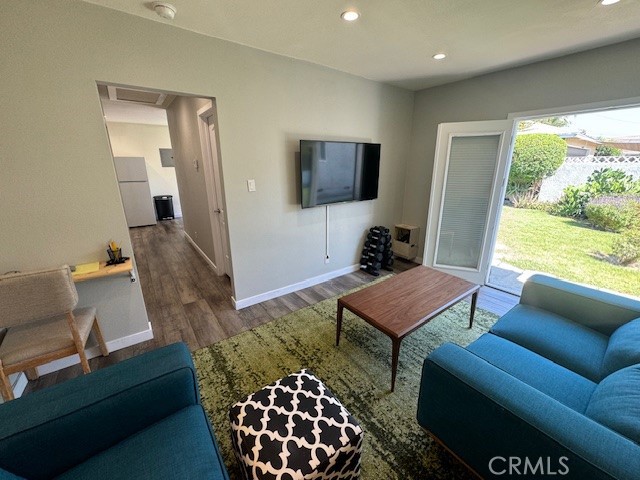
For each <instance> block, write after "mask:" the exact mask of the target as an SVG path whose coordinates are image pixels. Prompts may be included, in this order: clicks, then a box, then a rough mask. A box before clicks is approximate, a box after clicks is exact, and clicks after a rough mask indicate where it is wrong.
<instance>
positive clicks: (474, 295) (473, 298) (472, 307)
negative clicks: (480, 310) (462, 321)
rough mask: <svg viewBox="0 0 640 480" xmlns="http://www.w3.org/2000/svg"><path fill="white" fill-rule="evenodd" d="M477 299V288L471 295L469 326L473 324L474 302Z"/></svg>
mask: <svg viewBox="0 0 640 480" xmlns="http://www.w3.org/2000/svg"><path fill="white" fill-rule="evenodd" d="M477 301H478V290H476V291H475V292H473V295H472V296H471V314H470V315H469V328H471V327H472V326H473V316H474V315H475V313H476V302H477Z"/></svg>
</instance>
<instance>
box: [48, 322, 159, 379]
mask: <svg viewBox="0 0 640 480" xmlns="http://www.w3.org/2000/svg"><path fill="white" fill-rule="evenodd" d="M152 339H153V328H151V322H149V328H148V329H147V330H143V331H142V332H138V333H134V334H133V335H128V336H126V337H122V338H116V339H115V340H111V341H109V342H107V348H108V349H109V352H115V351H116V350H122V349H123V348H127V347H130V346H132V345H136V344H138V343H142V342H146V341H147V340H152ZM85 353H86V354H87V358H95V357H99V356H100V355H102V353H100V348H99V347H98V346H97V345H96V346H94V347H90V348H87V349H86V350H85ZM78 363H80V357H79V356H78V354H75V355H71V356H69V357H65V358H61V359H60V360H54V361H53V362H51V363H47V364H46V365H42V366H41V367H38V374H39V375H46V374H47V373H53V372H57V371H58V370H62V369H63V368H67V367H70V366H72V365H77V364H78Z"/></svg>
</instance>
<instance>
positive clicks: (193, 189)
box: [167, 96, 215, 261]
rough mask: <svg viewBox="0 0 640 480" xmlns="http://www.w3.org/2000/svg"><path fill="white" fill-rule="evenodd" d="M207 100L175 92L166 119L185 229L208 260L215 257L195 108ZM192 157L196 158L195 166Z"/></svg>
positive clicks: (197, 108) (203, 104) (213, 259)
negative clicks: (175, 94) (181, 195)
mask: <svg viewBox="0 0 640 480" xmlns="http://www.w3.org/2000/svg"><path fill="white" fill-rule="evenodd" d="M210 103H211V101H210V100H207V99H203V98H194V97H182V96H178V97H176V98H175V100H174V101H173V102H171V105H170V106H169V108H168V109H167V120H168V122H169V131H170V133H171V143H172V145H173V155H174V159H175V162H176V175H177V177H178V178H177V180H178V185H179V186H180V191H181V192H183V205H184V208H183V216H184V231H185V232H187V234H188V235H189V236H190V237H191V239H192V240H193V241H194V242H195V243H196V244H197V245H198V247H200V249H201V250H202V251H203V252H204V253H205V255H207V257H209V259H210V260H212V261H215V256H214V250H213V234H212V232H211V218H210V216H209V208H208V201H207V186H206V183H205V178H204V165H203V163H202V147H201V144H200V132H199V130H198V110H199V109H200V108H202V107H203V106H205V105H209V104H210ZM194 160H197V161H198V169H197V170H196V168H195V166H194V164H193V161H194Z"/></svg>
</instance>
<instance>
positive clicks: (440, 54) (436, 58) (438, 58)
mask: <svg viewBox="0 0 640 480" xmlns="http://www.w3.org/2000/svg"><path fill="white" fill-rule="evenodd" d="M433 58H434V59H435V60H444V59H445V58H447V55H446V54H444V53H436V54H435V55H434V56H433Z"/></svg>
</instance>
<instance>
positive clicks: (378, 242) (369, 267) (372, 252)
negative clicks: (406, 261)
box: [360, 226, 393, 277]
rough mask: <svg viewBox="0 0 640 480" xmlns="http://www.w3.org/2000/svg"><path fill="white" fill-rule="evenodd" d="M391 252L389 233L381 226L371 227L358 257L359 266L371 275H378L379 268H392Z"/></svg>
mask: <svg viewBox="0 0 640 480" xmlns="http://www.w3.org/2000/svg"><path fill="white" fill-rule="evenodd" d="M392 266H393V252H392V251H391V233H389V229H388V228H386V227H383V226H377V227H371V228H370V229H369V233H367V239H366V240H365V242H364V247H363V249H362V257H360V268H361V269H362V270H364V271H366V272H367V273H370V274H371V275H374V276H376V277H377V276H378V275H380V269H381V268H384V269H385V270H392Z"/></svg>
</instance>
